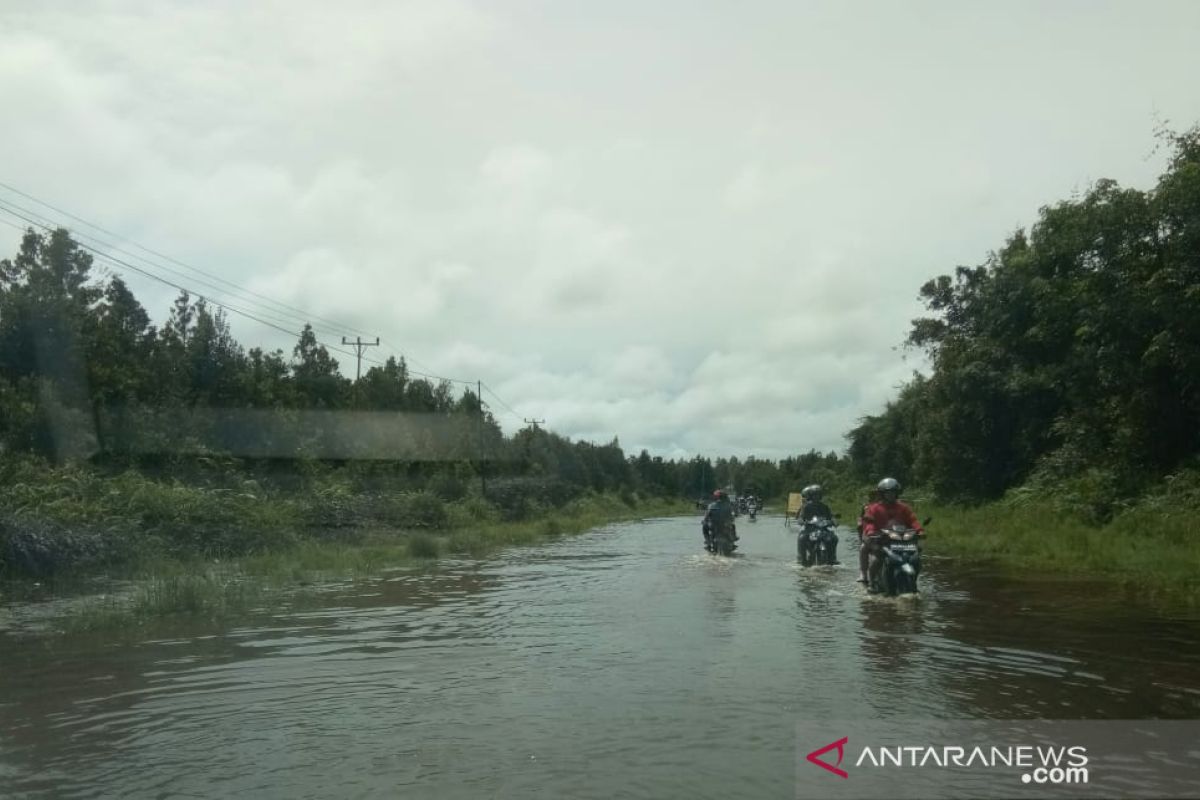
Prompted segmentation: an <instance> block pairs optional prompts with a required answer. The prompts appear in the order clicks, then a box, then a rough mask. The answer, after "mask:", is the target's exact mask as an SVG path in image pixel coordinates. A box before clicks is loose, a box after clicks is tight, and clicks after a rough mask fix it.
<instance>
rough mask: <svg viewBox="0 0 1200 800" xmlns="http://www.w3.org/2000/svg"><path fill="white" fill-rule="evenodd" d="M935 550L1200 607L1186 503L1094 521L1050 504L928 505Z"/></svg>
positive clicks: (1195, 546) (1197, 549) (1199, 548)
mask: <svg viewBox="0 0 1200 800" xmlns="http://www.w3.org/2000/svg"><path fill="white" fill-rule="evenodd" d="M921 513H922V514H923V515H924V514H929V515H932V516H933V517H934V520H935V521H934V522H933V523H932V524H931V525H930V535H929V547H930V550H931V552H941V553H945V554H948V555H952V556H956V557H961V558H974V559H986V560H987V561H989V562H991V563H993V564H995V565H997V566H999V567H1000V568H1001V569H1003V570H1004V571H1006V572H1010V573H1014V574H1015V573H1021V574H1023V575H1024V576H1025V577H1029V578H1033V579H1037V578H1039V577H1047V578H1061V577H1070V578H1080V579H1089V580H1090V579H1102V580H1104V581H1107V582H1111V583H1112V584H1113V585H1115V586H1119V587H1121V588H1123V589H1127V590H1132V592H1134V593H1135V594H1136V595H1139V596H1142V597H1143V598H1145V599H1147V600H1150V601H1155V602H1162V603H1168V604H1182V605H1186V606H1191V607H1195V606H1200V538H1197V536H1196V535H1195V532H1194V530H1192V527H1193V525H1192V524H1191V522H1190V520H1189V519H1188V517H1190V514H1189V512H1188V511H1187V510H1186V509H1180V510H1178V511H1166V510H1153V511H1150V510H1145V509H1141V508H1138V507H1135V508H1133V509H1130V510H1128V511H1126V512H1124V513H1122V514H1120V515H1118V516H1117V517H1115V518H1114V519H1113V520H1112V521H1110V522H1108V523H1106V524H1090V523H1088V522H1085V521H1083V520H1080V519H1078V518H1075V517H1072V516H1069V515H1064V514H1062V513H1061V512H1059V511H1056V509H1054V508H1053V507H1052V506H1051V505H1050V504H1048V503H1047V504H1044V505H1043V504H1031V505H1021V506H1016V507H1014V506H1012V505H1011V504H1007V503H1003V502H1000V503H992V504H988V505H984V506H979V507H975V508H964V507H956V506H938V505H935V504H927V505H924V506H923V507H922V509H921Z"/></svg>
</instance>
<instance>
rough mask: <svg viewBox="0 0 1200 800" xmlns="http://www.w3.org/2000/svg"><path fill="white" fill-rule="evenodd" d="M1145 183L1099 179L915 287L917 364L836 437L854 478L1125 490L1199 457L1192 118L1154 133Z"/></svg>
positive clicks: (1196, 136) (1106, 500) (1198, 143)
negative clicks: (1155, 155) (923, 311)
mask: <svg viewBox="0 0 1200 800" xmlns="http://www.w3.org/2000/svg"><path fill="white" fill-rule="evenodd" d="M1160 140H1161V141H1162V142H1163V144H1164V145H1165V146H1166V147H1167V148H1168V149H1169V154H1170V157H1169V159H1168V163H1167V167H1166V170H1165V172H1163V174H1162V175H1161V176H1160V177H1159V179H1158V181H1157V184H1156V185H1155V186H1154V188H1152V189H1150V190H1147V191H1140V190H1136V189H1128V188H1123V187H1121V186H1119V185H1118V184H1117V183H1116V182H1115V181H1112V180H1101V181H1098V182H1097V183H1096V184H1095V185H1094V186H1092V187H1091V188H1090V189H1089V190H1088V191H1087V192H1085V193H1084V194H1083V195H1082V196H1079V197H1074V198H1071V199H1070V200H1066V201H1062V202H1059V203H1057V204H1054V205H1052V206H1047V207H1044V208H1042V209H1040V212H1039V216H1038V220H1037V222H1036V223H1035V224H1034V225H1033V226H1032V227H1031V228H1030V229H1029V230H1028V231H1025V230H1019V231H1017V232H1016V233H1014V234H1013V235H1012V236H1011V237H1010V238H1009V239H1008V241H1007V242H1006V243H1005V244H1004V246H1003V247H1002V248H1000V249H999V250H998V251H996V252H994V253H992V254H991V255H990V256H989V257H988V258H987V260H986V261H985V262H984V263H983V264H980V265H978V266H974V267H959V268H957V269H956V270H955V271H954V274H953V275H941V276H938V277H936V278H934V279H932V280H930V281H928V282H927V283H925V284H924V285H923V286H922V287H921V289H920V297H921V299H922V300H923V302H924V304H925V306H926V308H927V310H928V311H929V314H928V316H925V317H922V318H920V319H917V320H914V321H913V323H912V327H911V330H910V332H909V334H908V337H907V340H906V344H907V345H908V346H910V347H913V348H919V349H923V350H924V351H925V352H926V353H927V354H928V355H929V357H930V359H931V366H932V368H931V370H930V372H929V374H928V375H914V376H913V378H912V380H911V381H910V382H909V383H908V384H907V385H905V386H904V387H903V388H902V390H901V391H900V393H899V395H898V396H897V397H896V399H895V400H894V401H893V402H891V403H890V404H889V405H888V406H887V407H886V409H885V410H884V411H883V412H882V413H880V414H877V415H870V416H866V417H864V418H862V419H861V420H860V423H859V424H858V425H857V426H856V427H855V428H854V429H853V430H852V431H850V433H849V434H848V437H847V438H848V440H849V448H848V455H849V458H850V461H851V465H852V468H853V470H854V473H855V474H856V475H857V476H858V477H859V478H860V479H862V478H866V477H867V476H878V475H882V474H894V475H897V476H903V477H905V478H906V479H907V481H906V482H908V483H910V484H920V485H923V486H927V487H928V488H930V489H931V490H932V491H933V492H935V493H936V494H937V495H938V496H940V497H942V498H946V499H952V500H959V501H983V500H988V499H992V498H997V497H1000V496H1001V495H1003V494H1004V493H1005V492H1009V491H1011V490H1013V489H1015V488H1018V487H1022V486H1026V487H1035V488H1037V489H1044V490H1049V491H1054V490H1058V489H1062V488H1063V487H1072V486H1074V487H1079V486H1081V485H1082V486H1086V487H1087V489H1088V491H1087V494H1088V497H1089V498H1090V499H1089V500H1088V502H1094V503H1100V504H1111V503H1112V502H1114V501H1119V500H1120V499H1122V498H1129V497H1133V496H1136V495H1137V494H1138V493H1139V492H1142V491H1144V490H1145V489H1147V488H1148V487H1150V486H1151V485H1153V484H1154V483H1156V482H1158V481H1161V480H1162V479H1163V478H1164V476H1166V475H1169V474H1171V473H1173V472H1175V471H1177V470H1180V469H1185V468H1188V467H1191V466H1195V465H1196V464H1197V455H1198V454H1200V128H1193V129H1191V130H1190V131H1188V132H1186V133H1174V132H1170V131H1163V132H1160Z"/></svg>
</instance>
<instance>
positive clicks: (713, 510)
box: [700, 489, 738, 552]
mask: <svg viewBox="0 0 1200 800" xmlns="http://www.w3.org/2000/svg"><path fill="white" fill-rule="evenodd" d="M724 526H729V528H730V529H731V533H732V534H733V541H735V542H736V541H737V540H738V535H737V528H736V527H735V526H734V524H733V504H732V503H730V502H729V496H728V495H727V494H725V492H723V491H722V490H720V489H717V490H716V491H715V492H713V501H712V502H711V503H709V504H708V510H707V511H705V512H704V522H703V523H701V526H700V529H701V530H702V531H703V533H704V549H705V550H708V551H709V552H712V550H713V532H714V531H716V530H717V529H719V528H721V527H724Z"/></svg>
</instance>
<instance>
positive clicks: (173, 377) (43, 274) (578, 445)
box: [0, 229, 844, 498]
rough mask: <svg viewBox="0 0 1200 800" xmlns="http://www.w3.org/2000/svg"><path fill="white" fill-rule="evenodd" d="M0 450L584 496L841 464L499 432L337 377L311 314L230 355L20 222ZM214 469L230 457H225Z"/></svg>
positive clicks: (696, 493) (215, 337) (375, 385)
mask: <svg viewBox="0 0 1200 800" xmlns="http://www.w3.org/2000/svg"><path fill="white" fill-rule="evenodd" d="M0 449H2V454H3V455H4V456H5V457H7V458H10V459H11V458H12V457H15V456H18V455H22V454H25V455H34V456H37V457H40V458H43V459H46V460H48V461H54V462H60V463H61V462H63V461H81V460H83V461H90V462H92V463H93V464H96V465H100V466H103V467H106V468H110V469H114V470H119V469H126V468H130V467H135V468H140V469H143V470H150V469H169V468H170V466H171V465H172V464H175V463H176V462H179V461H181V460H184V461H186V460H189V459H192V460H194V459H196V458H205V457H211V456H231V457H236V458H237V459H240V460H241V462H242V463H243V464H247V463H252V462H261V461H270V462H273V463H277V464H278V463H279V462H283V463H286V464H294V463H296V462H302V461H305V460H316V461H322V462H355V461H362V460H364V459H365V460H371V461H374V462H377V463H378V464H379V466H380V467H381V468H383V469H390V470H391V471H392V472H398V473H400V474H403V475H405V476H407V477H408V478H410V479H412V481H414V482H416V483H421V482H422V481H424V482H429V481H433V480H434V479H436V478H438V477H445V476H447V475H450V476H453V477H455V478H456V479H458V480H465V479H467V478H475V477H479V476H481V475H482V476H483V477H484V478H486V479H490V480H491V483H492V487H493V491H494V492H496V493H498V494H503V493H504V492H505V491H506V488H505V487H506V486H507V485H508V484H510V483H511V482H512V481H513V480H515V479H537V480H540V481H543V482H548V483H553V484H555V485H557V486H558V487H559V489H558V491H559V493H566V494H567V495H571V494H575V493H578V492H580V491H584V490H595V491H641V492H644V493H649V494H656V495H661V496H685V497H695V498H699V497H704V496H707V495H708V494H709V493H711V492H712V491H713V489H714V488H716V487H718V486H730V485H733V486H736V487H738V488H740V489H746V490H753V491H756V492H758V493H759V494H762V495H764V496H777V495H779V494H782V493H783V492H785V491H788V490H790V489H791V490H794V489H795V488H796V487H797V486H798V485H799V484H801V483H803V482H808V481H811V480H813V479H814V476H816V477H818V478H819V477H820V476H822V475H826V476H828V477H829V479H830V480H832V479H833V478H834V476H835V475H839V474H841V472H843V471H844V459H841V458H840V457H839V456H838V455H836V454H834V453H827V454H821V453H817V452H815V451H814V452H810V453H808V454H805V455H801V456H796V457H794V458H787V459H783V460H781V461H778V462H777V461H773V460H769V459H757V458H753V457H751V458H748V459H745V460H744V461H742V460H739V459H737V458H719V459H717V460H716V461H715V462H714V461H713V460H712V459H710V458H706V457H702V456H698V457H695V458H691V459H679V460H676V459H663V458H662V457H658V456H654V457H652V456H651V455H650V454H649V453H648V452H647V451H645V450H643V451H642V452H641V453H639V454H638V455H637V456H627V455H626V454H625V452H624V451H623V449H622V448H621V445H620V442H619V441H618V440H617V439H616V438H614V439H613V440H612V441H611V442H608V443H604V444H596V443H593V442H586V441H571V440H570V439H568V438H566V437H564V436H560V435H558V434H555V433H553V432H551V431H548V430H544V429H542V428H540V427H538V426H536V425H534V426H529V427H526V428H524V429H522V430H520V431H518V432H517V433H515V434H514V435H511V436H505V435H504V434H503V432H502V431H501V428H500V426H499V424H498V423H497V421H496V419H495V418H494V417H493V415H492V414H491V412H490V411H489V410H487V409H486V407H485V406H484V405H483V404H482V403H481V400H480V397H479V396H478V394H477V393H476V392H475V391H473V389H472V388H465V389H464V390H463V391H462V392H461V393H459V394H457V395H456V394H455V393H454V391H453V385H452V384H451V383H450V382H448V381H433V380H429V379H426V378H423V377H418V376H414V375H412V374H410V373H409V370H408V367H407V365H406V363H405V361H404V359H403V358H399V359H397V358H388V359H387V360H386V362H385V363H383V364H381V365H375V366H371V367H370V368H369V369H367V370H366V371H365V372H363V374H362V376H361V377H360V378H358V379H357V380H351V379H349V378H346V377H344V376H343V375H342V374H341V373H340V371H339V369H338V365H337V361H336V360H335V359H334V358H333V357H332V356H331V355H330V353H329V351H328V350H327V349H326V347H325V346H324V345H322V344H321V343H320V342H319V341H318V340H317V337H316V334H315V332H314V330H313V328H312V326H311V325H305V327H304V328H303V330H302V331H300V332H299V334H298V336H297V341H296V344H295V346H294V347H293V349H292V352H291V353H290V354H288V353H285V352H284V351H283V350H278V349H277V350H274V351H265V350H263V349H262V348H260V347H251V348H246V347H244V346H243V345H242V344H240V343H239V342H238V341H237V340H236V339H235V338H234V336H233V334H232V333H231V331H230V326H229V323H228V320H227V319H226V316H225V312H224V311H223V310H222V309H221V308H220V307H214V306H213V305H211V304H210V303H208V302H206V301H205V300H204V299H203V298H196V297H192V296H190V295H189V294H188V293H187V292H186V291H184V292H181V293H180V295H179V296H178V297H177V298H176V300H175V301H174V304H173V305H172V307H171V308H170V310H169V313H168V314H167V317H166V320H165V322H163V323H162V324H161V325H155V324H153V323H152V321H151V318H150V315H149V314H148V312H147V311H146V309H145V308H144V307H143V306H142V305H141V303H140V302H139V301H138V300H137V298H136V297H135V296H134V294H133V293H132V291H131V290H130V289H129V287H128V286H127V285H126V283H125V282H124V281H122V280H121V278H120V277H119V276H115V275H101V274H98V270H97V269H96V267H95V265H94V263H93V258H92V254H91V253H90V252H89V251H88V249H87V248H86V247H83V246H81V245H80V244H79V243H78V242H76V241H75V240H74V239H73V238H72V236H71V234H70V233H69V231H67V230H65V229H57V230H53V231H47V232H39V231H35V230H32V229H30V230H27V231H26V232H25V234H24V236H23V238H22V241H21V244H20V247H19V250H18V252H17V254H16V255H15V256H14V257H12V258H9V259H5V260H3V261H0ZM224 463H226V464H228V463H232V462H229V461H226V462H224Z"/></svg>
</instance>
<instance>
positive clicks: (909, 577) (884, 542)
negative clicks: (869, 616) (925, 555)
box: [870, 519, 930, 597]
mask: <svg viewBox="0 0 1200 800" xmlns="http://www.w3.org/2000/svg"><path fill="white" fill-rule="evenodd" d="M929 522H930V520H928V519H927V520H925V523H924V524H926V525H928V524H929ZM880 538H881V542H880V546H879V548H878V549H877V550H876V551H875V552H873V553H872V554H871V559H870V562H871V567H872V569H871V571H870V575H871V585H870V588H871V591H872V592H874V593H876V594H882V595H884V596H886V597H896V596H898V595H902V594H917V579H918V578H920V576H921V548H920V546H919V545H918V543H917V541H918V534H917V532H916V531H915V530H914V529H912V528H909V527H906V526H904V525H901V524H899V523H896V524H894V525H892V527H891V528H889V529H887V530H885V531H883V532H882V533H881V534H880ZM878 559H883V564H882V565H880V566H878V567H876V566H875V564H876V563H877V560H878Z"/></svg>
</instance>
